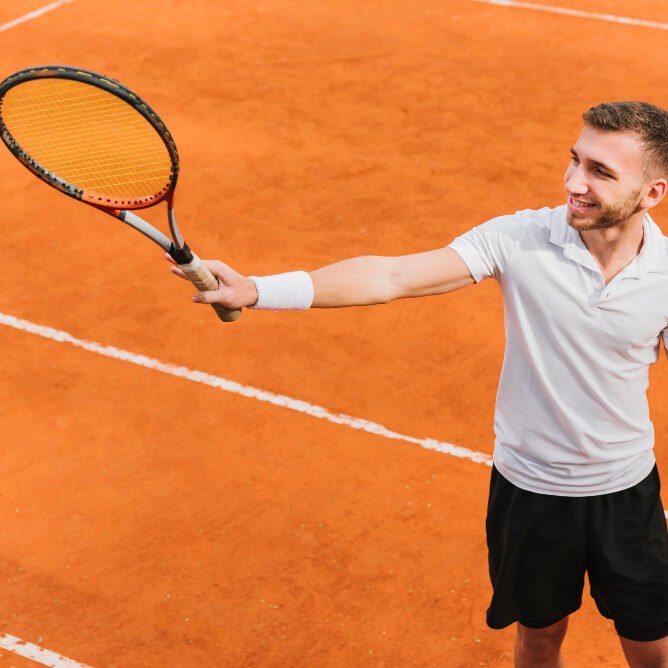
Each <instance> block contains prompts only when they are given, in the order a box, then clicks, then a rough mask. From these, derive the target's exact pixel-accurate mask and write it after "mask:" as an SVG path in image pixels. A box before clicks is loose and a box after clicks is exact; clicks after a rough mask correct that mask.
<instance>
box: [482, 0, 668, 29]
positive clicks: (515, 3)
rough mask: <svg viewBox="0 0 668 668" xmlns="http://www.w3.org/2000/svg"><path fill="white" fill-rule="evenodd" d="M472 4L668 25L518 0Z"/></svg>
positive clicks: (667, 26)
mask: <svg viewBox="0 0 668 668" xmlns="http://www.w3.org/2000/svg"><path fill="white" fill-rule="evenodd" d="M473 2H482V3H485V4H487V5H499V6H500V7H518V8H520V9H534V10H536V11H539V12H551V13H552V14H564V15H566V16H577V17H579V18H584V19H596V20H598V21H610V22H611V23H623V24H625V25H631V26H640V27H642V28H656V29H658V30H668V23H659V22H658V21H646V20H645V19H632V18H629V17H627V16H615V15H614V14H602V13H599V12H585V11H583V10H581V9H570V8H568V7H553V6H551V5H542V4H540V3H538V2H520V0H473Z"/></svg>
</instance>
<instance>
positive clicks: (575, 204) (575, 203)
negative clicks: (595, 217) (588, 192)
mask: <svg viewBox="0 0 668 668" xmlns="http://www.w3.org/2000/svg"><path fill="white" fill-rule="evenodd" d="M568 203H569V204H570V205H571V207H572V208H573V209H576V210H578V211H584V210H585V209H595V208H596V204H592V203H591V202H586V201H585V200H582V199H576V198H575V197H573V196H572V195H570V196H569V198H568Z"/></svg>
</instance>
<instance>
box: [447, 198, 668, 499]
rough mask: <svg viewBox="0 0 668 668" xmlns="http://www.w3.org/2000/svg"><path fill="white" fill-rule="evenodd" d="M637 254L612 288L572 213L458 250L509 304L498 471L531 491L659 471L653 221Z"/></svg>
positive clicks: (510, 221)
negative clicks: (652, 390)
mask: <svg viewBox="0 0 668 668" xmlns="http://www.w3.org/2000/svg"><path fill="white" fill-rule="evenodd" d="M643 228H644V240H643V245H642V248H641V251H640V254H639V255H638V256H637V257H636V258H635V259H634V260H633V261H632V262H631V263H630V264H629V265H628V266H627V267H626V268H625V269H624V270H623V271H622V272H621V273H619V274H618V275H617V276H616V277H615V278H614V279H613V280H612V281H611V282H610V283H609V284H608V285H607V286H606V285H605V283H604V279H603V275H602V274H601V271H600V269H599V268H598V265H597V264H596V261H595V260H594V258H593V257H592V255H591V254H590V253H589V251H588V250H587V248H586V246H585V245H584V243H583V242H582V239H581V238H580V235H579V233H578V232H577V231H575V230H574V229H573V228H571V227H570V226H569V225H568V223H567V222H566V206H559V207H557V208H555V209H549V208H544V209H541V210H539V211H531V210H526V211H518V212H517V213H516V214H514V215H512V216H501V217H499V218H494V219H493V220H490V221H488V222H486V223H484V224H482V225H480V226H478V227H475V228H473V229H472V230H471V231H469V232H467V233H466V234H463V235H462V236H460V237H457V238H456V239H455V240H454V241H453V242H452V243H451V244H450V248H453V249H454V250H455V251H457V253H458V254H459V255H460V256H461V257H462V258H463V260H464V262H465V263H466V264H467V266H468V268H469V270H470V271H471V274H472V276H473V278H474V279H475V280H476V282H478V281H481V280H482V279H484V278H489V277H493V278H495V279H497V280H498V281H499V283H500V285H501V290H502V293H503V301H504V309H505V313H504V320H505V330H506V352H505V357H504V360H503V370H502V372H501V380H500V383H499V390H498V394H497V401H496V414H495V420H494V427H495V433H496V440H495V448H494V464H495V466H496V467H497V468H498V470H499V471H500V473H501V474H502V475H503V476H504V477H506V478H507V479H508V480H510V481H511V482H512V483H514V484H515V485H517V486H518V487H521V488H523V489H526V490H529V491H532V492H539V493H543V494H554V495H560V496H589V495H596V494H606V493H609V492H616V491H619V490H622V489H626V488H628V487H631V486H632V485H635V484H636V483H638V482H640V481H641V480H642V479H643V478H644V477H645V476H647V475H648V474H649V472H650V471H651V470H652V468H653V466H654V463H655V459H654V452H653V446H654V428H653V426H652V422H651V421H650V418H649V407H648V403H647V396H646V390H647V387H648V384H649V380H648V376H649V366H650V364H652V363H653V362H656V360H657V358H658V356H659V352H660V347H661V338H662V335H663V341H664V345H667V346H668V238H666V237H664V236H663V234H662V233H661V230H660V229H659V228H658V226H657V225H656V224H655V223H654V222H653V221H652V219H651V218H650V217H649V216H646V218H645V220H644V221H643Z"/></svg>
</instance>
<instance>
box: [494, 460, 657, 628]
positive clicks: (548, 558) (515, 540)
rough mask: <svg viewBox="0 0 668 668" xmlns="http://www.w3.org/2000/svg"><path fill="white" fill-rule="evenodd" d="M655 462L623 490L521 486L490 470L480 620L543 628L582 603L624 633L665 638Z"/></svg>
mask: <svg viewBox="0 0 668 668" xmlns="http://www.w3.org/2000/svg"><path fill="white" fill-rule="evenodd" d="M659 491H660V482H659V473H658V471H657V468H656V466H655V467H654V469H653V470H652V472H651V473H650V474H649V475H648V476H647V477H646V478H645V479H644V480H643V481H642V482H640V483H638V484H637V485H635V486H633V487H630V488H629V489H625V490H622V491H620V492H614V493H612V494H602V495H600V496H585V497H568V496H552V495H548V494H536V493H534V492H527V491H525V490H523V489H520V488H518V487H516V486H515V485H513V484H512V483H510V482H509V481H508V480H506V479H505V478H504V477H503V476H502V475H501V474H500V473H499V472H498V471H497V470H496V467H494V468H493V469H492V480H491V483H490V492H489V504H488V507H487V545H488V547H489V572H490V578H491V580H492V587H493V589H494V594H493V596H492V602H491V604H490V606H489V609H488V610H487V624H488V626H490V627H491V628H493V629H502V628H504V627H506V626H508V625H509V624H512V623H513V622H517V621H519V622H520V623H522V624H524V625H525V626H529V627H532V628H543V627H545V626H550V625H551V624H554V623H555V622H558V621H559V620H560V619H562V618H563V617H566V616H567V615H569V614H571V613H572V612H575V610H577V609H578V608H579V607H580V604H581V603H582V590H583V587H584V575H585V571H586V572H587V574H588V576H589V583H590V587H591V590H590V591H591V595H592V596H593V598H594V601H596V606H597V607H598V609H599V611H600V613H601V614H602V615H603V616H604V617H607V618H608V619H612V620H613V621H614V623H615V629H616V630H617V633H618V634H619V635H620V636H622V637H623V638H629V639H630V640H642V641H648V640H658V639H660V638H663V637H664V636H668V531H667V530H666V518H665V515H664V511H663V506H662V504H661V497H660V494H659Z"/></svg>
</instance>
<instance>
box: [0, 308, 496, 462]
mask: <svg viewBox="0 0 668 668" xmlns="http://www.w3.org/2000/svg"><path fill="white" fill-rule="evenodd" d="M0 324H1V325H7V326H8V327H13V328H14V329H20V330H22V331H24V332H29V333H30V334H37V335H38V336H43V337H44V338H46V339H51V340H53V341H58V342H59V343H69V344H71V345H73V346H77V347H78V348H83V349H84V350H88V351H89V352H92V353H97V354H98V355H104V356H105V357H112V358H114V359H117V360H122V361H124V362H130V363H131V364H137V365H138V366H143V367H146V368H148V369H153V370H154V371H160V372H161V373H166V374H169V375H170V376H177V377H178V378H185V379H186V380H190V381H193V382H195V383H202V384H203V385H208V386H210V387H215V388H217V389H219V390H224V391H225V392H231V393H232V394H239V395H241V396H242V397H248V398H250V399H257V400H258V401H264V402H266V403H269V404H273V405H274V406H281V407H282V408H288V409H289V410H292V411H296V412H298V413H305V414H306V415H310V416H311V417H316V418H320V419H321V420H327V421H328V422H333V423H334V424H342V425H345V426H347V427H351V428H352V429H358V430H360V431H366V432H368V433H370V434H375V435H376V436H383V437H384V438H390V439H394V440H397V441H405V442H407V443H413V444H414V445H419V446H420V447H423V448H426V449H427V450H436V451H438V452H442V453H444V454H447V455H452V456H453V457H460V458H462V459H469V460H471V461H472V462H477V463H479V464H486V465H487V466H491V465H492V458H491V457H490V456H489V455H486V454H484V453H482V452H475V451H474V450H469V449H468V448H463V447H461V446H459V445H453V444H452V443H443V442H441V441H436V440H434V439H433V438H416V437H414V436H407V435H406V434H400V433H398V432H396V431H392V430H390V429H388V428H387V427H384V426H383V425H382V424H378V423H377V422H370V421H369V420H364V419H362V418H357V417H353V416H351V415H344V414H343V413H332V412H330V411H328V410H327V409H326V408H323V407H322V406H316V405H315V404H309V403H308V402H306V401H301V400H299V399H293V398H292V397H288V396H285V395H283V394H274V393H273V392H267V391H266V390H260V389H257V388H255V387H251V386H249V385H242V384H241V383H237V382H235V381H233V380H227V379H225V378H221V377H219V376H213V375H211V374H208V373H205V372H204V371H197V370H193V369H188V368H186V367H183V366H175V365H173V364H168V363H166V362H161V361H160V360H156V359H153V358H151V357H146V356H145V355H138V354H137V353H131V352H129V351H127V350H122V349H120V348H114V347H113V346H105V345H104V344H102V343H97V342H95V341H86V340H84V339H78V338H76V337H75V336H72V335H71V334H68V333H67V332H63V331H61V330H58V329H53V328H51V327H45V326H44V325H38V324H36V323H34V322H30V321H28V320H21V319H20V318H15V317H14V316H12V315H7V314H5V313H0Z"/></svg>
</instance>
